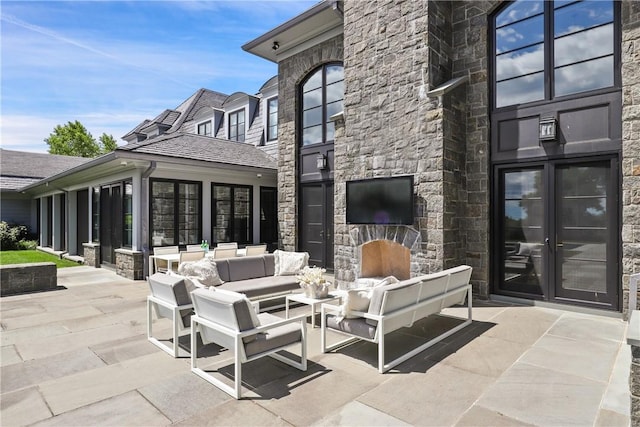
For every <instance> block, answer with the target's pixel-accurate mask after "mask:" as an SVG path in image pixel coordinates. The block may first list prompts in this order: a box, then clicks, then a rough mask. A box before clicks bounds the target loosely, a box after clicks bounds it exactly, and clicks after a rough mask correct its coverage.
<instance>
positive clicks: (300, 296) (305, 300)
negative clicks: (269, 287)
mask: <svg viewBox="0 0 640 427" xmlns="http://www.w3.org/2000/svg"><path fill="white" fill-rule="evenodd" d="M291 301H294V302H299V303H302V304H306V305H310V306H311V327H312V328H315V327H316V308H317V306H318V305H320V304H322V303H325V302H330V301H338V304H340V303H341V302H342V295H338V294H334V293H332V292H330V293H329V296H327V297H326V298H309V297H307V296H305V294H304V293H297V294H289V295H287V296H286V298H285V303H284V307H285V317H286V318H287V319H288V318H289V303H290V302H291Z"/></svg>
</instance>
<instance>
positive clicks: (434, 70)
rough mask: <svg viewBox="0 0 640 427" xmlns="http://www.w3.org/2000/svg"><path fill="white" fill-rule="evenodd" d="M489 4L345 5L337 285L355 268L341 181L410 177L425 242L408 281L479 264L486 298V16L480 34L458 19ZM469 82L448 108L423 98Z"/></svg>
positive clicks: (448, 99) (478, 286) (445, 102)
mask: <svg viewBox="0 0 640 427" xmlns="http://www.w3.org/2000/svg"><path fill="white" fill-rule="evenodd" d="M488 6H489V5H488V4H487V3H480V6H479V7H478V6H477V5H476V3H475V2H474V3H458V2H428V1H426V0H406V1H386V0H379V1H371V2H366V3H365V2H358V1H349V0H347V1H345V14H344V16H345V20H344V28H345V33H344V40H345V129H344V132H343V135H339V137H338V138H337V139H336V168H335V169H336V171H335V192H336V198H335V224H336V225H335V233H336V251H335V260H336V261H335V262H336V277H337V278H338V280H346V281H349V280H352V279H353V277H350V276H351V273H350V272H351V271H354V268H353V267H352V266H351V264H352V263H353V262H356V261H355V257H354V256H353V254H352V253H351V251H350V250H349V248H348V247H347V245H349V244H350V242H349V240H348V239H347V238H346V235H348V228H349V227H348V226H347V225H346V224H345V216H344V214H345V212H344V209H345V207H344V200H345V199H344V192H345V182H346V181H348V180H352V179H362V178H372V177H379V176H393V175H405V174H410V175H413V176H414V184H415V188H414V190H415V193H416V196H417V198H416V205H417V206H416V218H415V223H414V227H415V228H416V229H417V230H418V231H419V233H420V235H421V245H422V247H421V251H420V253H418V254H416V256H415V257H414V259H413V260H412V274H419V273H427V272H432V271H437V270H441V269H443V268H447V267H450V266H452V265H456V264H460V263H466V264H469V265H472V266H473V267H474V276H473V279H472V282H473V283H474V285H475V290H476V292H479V291H480V293H481V295H483V296H487V295H488V252H489V251H488V233H487V230H488V225H489V218H488V199H489V198H488V167H487V163H488V156H487V155H486V153H488V150H487V148H488V147H487V144H488V142H487V141H488V139H489V138H488V128H487V123H488V121H487V119H486V115H487V104H486V100H487V96H486V91H487V88H486V63H487V61H486V54H487V53H486V52H487V51H486V17H485V22H483V23H482V24H481V25H480V26H479V27H478V26H477V25H476V26H474V27H471V26H470V24H468V21H464V19H461V18H466V17H467V16H468V15H472V14H474V13H479V11H482V8H483V7H485V8H487V7H488ZM456 19H457V20H458V21H456ZM459 21H464V22H459ZM474 22H475V21H474ZM483 28H484V29H483ZM454 30H455V31H454ZM483 31H484V33H483ZM466 32H470V33H473V34H474V36H470V37H466V36H464V35H465V33H466ZM479 42H482V43H484V50H482V49H481V48H479V47H478V46H477V44H478V43H479ZM470 45H472V46H470ZM480 54H481V55H482V56H481V57H479V56H478V55H480ZM459 58H460V59H459ZM462 65H467V66H468V67H465V68H463V67H461V66H462ZM456 67H457V68H456ZM481 67H484V68H483V69H481ZM478 72H480V76H478V75H476V74H473V73H478ZM465 75H466V76H468V77H469V83H467V84H465V85H463V86H461V87H459V88H456V89H455V90H453V91H452V92H450V93H448V94H445V95H444V97H443V98H442V102H440V101H439V100H438V99H433V98H428V97H427V96H426V92H427V91H429V90H430V89H433V88H435V87H437V86H438V85H440V84H442V83H445V82H446V81H448V80H449V79H451V78H454V77H460V76H465ZM479 84H483V85H484V86H483V88H484V94H481V93H479V88H478V85H479ZM470 97H473V98H472V99H471V100H470ZM470 101H471V105H472V107H470V106H469V104H470ZM474 101H475V102H474ZM480 111H482V113H483V114H484V120H482V121H480V120H477V116H478V115H480ZM469 119H471V120H469ZM478 127H479V128H478ZM470 128H472V130H473V132H475V133H474V137H475V138H474V139H473V144H472V145H470V144H469V135H468V134H469V130H470ZM480 144H483V145H482V146H480ZM481 162H484V163H483V164H481Z"/></svg>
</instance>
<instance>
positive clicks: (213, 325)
mask: <svg viewBox="0 0 640 427" xmlns="http://www.w3.org/2000/svg"><path fill="white" fill-rule="evenodd" d="M194 318H195V321H196V322H197V323H198V324H201V325H204V326H207V327H209V328H211V329H215V330H217V331H220V332H222V333H224V334H225V335H229V336H238V337H240V338H243V337H245V336H250V335H255V334H257V333H260V332H264V331H268V330H269V329H273V328H277V327H278V326H282V325H286V324H288V323H295V322H301V323H302V324H303V325H304V326H305V327H306V321H307V316H305V315H300V316H294V317H290V318H288V319H282V320H280V321H277V322H273V323H269V324H266V325H260V326H258V327H257V328H253V329H247V330H246V331H242V332H238V331H235V330H233V329H230V328H227V327H226V326H224V325H221V324H219V323H216V322H212V321H210V320H208V319H204V318H202V317H200V316H198V315H195V316H193V317H192V321H193V319H194Z"/></svg>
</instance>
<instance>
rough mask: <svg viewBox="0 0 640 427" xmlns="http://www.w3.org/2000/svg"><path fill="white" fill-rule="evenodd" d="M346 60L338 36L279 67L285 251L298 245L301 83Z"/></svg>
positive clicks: (280, 209)
mask: <svg viewBox="0 0 640 427" xmlns="http://www.w3.org/2000/svg"><path fill="white" fill-rule="evenodd" d="M333 61H342V36H338V37H334V38H332V39H330V40H327V41H325V42H323V43H320V44H318V45H317V46H314V47H313V48H311V49H308V50H306V51H304V52H302V53H300V54H297V55H294V56H291V57H289V58H287V59H285V60H283V61H281V62H280V63H279V64H278V81H279V87H278V223H279V233H280V236H279V240H280V246H281V248H282V249H284V250H287V251H293V250H295V249H296V248H297V243H298V235H297V233H298V222H297V220H298V205H297V203H296V201H297V197H298V190H297V171H298V169H297V166H296V165H297V159H298V145H297V144H298V143H297V141H298V138H297V136H296V121H297V117H296V114H297V113H296V112H297V111H298V94H297V87H298V84H299V83H300V82H301V81H302V80H303V79H304V78H305V77H306V76H307V74H309V73H310V72H311V71H313V70H314V69H316V68H317V67H319V66H320V65H322V64H325V63H327V62H333Z"/></svg>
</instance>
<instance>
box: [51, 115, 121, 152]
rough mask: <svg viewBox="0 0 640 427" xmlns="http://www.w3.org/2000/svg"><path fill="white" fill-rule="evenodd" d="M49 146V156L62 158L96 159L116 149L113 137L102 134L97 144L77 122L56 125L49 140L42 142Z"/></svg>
mask: <svg viewBox="0 0 640 427" xmlns="http://www.w3.org/2000/svg"><path fill="white" fill-rule="evenodd" d="M44 142H46V143H47V144H48V145H49V153H50V154H61V155H63V156H77V157H97V156H99V155H101V154H105V153H109V152H111V151H113V150H115V149H116V148H117V146H118V145H117V144H116V141H115V139H114V138H113V136H111V135H107V134H106V133H103V134H102V136H101V137H100V143H98V142H97V141H96V140H95V138H94V137H93V136H92V135H91V133H90V132H89V131H88V130H87V128H85V127H84V125H83V124H82V123H80V122H79V121H77V120H76V121H75V122H68V123H67V124H66V125H64V126H61V125H57V126H56V127H55V128H54V129H53V132H52V133H51V134H50V135H49V138H46V139H45V140H44Z"/></svg>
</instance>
